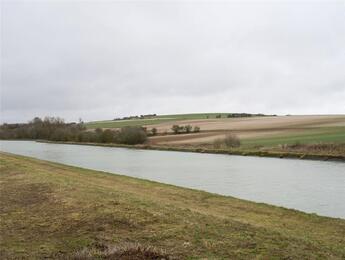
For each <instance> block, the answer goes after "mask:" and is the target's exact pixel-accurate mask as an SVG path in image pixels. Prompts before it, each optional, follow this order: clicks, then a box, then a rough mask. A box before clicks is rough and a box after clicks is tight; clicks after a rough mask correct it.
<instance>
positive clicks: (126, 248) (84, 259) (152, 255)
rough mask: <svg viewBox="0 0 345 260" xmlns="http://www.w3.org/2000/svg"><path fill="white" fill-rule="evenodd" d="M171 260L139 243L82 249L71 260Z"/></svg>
mask: <svg viewBox="0 0 345 260" xmlns="http://www.w3.org/2000/svg"><path fill="white" fill-rule="evenodd" d="M95 258H96V259H123V260H127V259H128V260H129V259H130V260H139V259H140V260H141V259H142V260H145V259H147V260H148V259H152V260H154V259H173V258H172V257H171V256H169V255H168V254H167V253H166V252H165V251H163V250H161V249H157V248H156V247H153V246H144V245H141V244H139V243H125V244H121V245H104V244H95V245H94V246H92V247H91V248H84V249H83V250H81V251H78V252H76V253H75V254H74V255H73V257H72V258H71V259H73V260H88V259H95Z"/></svg>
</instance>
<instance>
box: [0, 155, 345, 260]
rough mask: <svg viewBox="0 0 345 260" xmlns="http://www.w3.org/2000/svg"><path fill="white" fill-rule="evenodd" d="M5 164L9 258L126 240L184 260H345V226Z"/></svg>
mask: <svg viewBox="0 0 345 260" xmlns="http://www.w3.org/2000/svg"><path fill="white" fill-rule="evenodd" d="M0 167H1V168H0V170H1V171H0V181H1V194H0V218H1V226H0V234H1V240H0V242H1V244H0V248H1V255H0V257H1V259H7V258H16V259H18V258H30V259H37V258H43V257H47V258H53V257H63V258H66V257H68V256H73V255H74V254H75V252H76V251H78V250H81V249H82V248H84V247H87V248H99V247H101V246H102V245H108V244H111V245H116V246H119V247H121V245H123V244H126V243H128V242H135V243H139V244H140V245H142V246H154V247H155V248H156V249H161V250H164V251H165V254H167V255H170V256H171V257H172V258H177V259H184V258H211V259H254V258H255V259H344V257H345V236H344V234H345V220H341V219H332V218H327V217H319V216H316V215H312V214H305V213H302V212H298V211H294V210H288V209H283V208H279V207H274V206H269V205H266V204H257V203H253V202H248V201H244V200H239V199H235V198H232V197H224V196H219V195H214V194H210V193H207V192H202V191H196V190H190V189H183V188H179V187H175V186H171V185H164V184H159V183H155V182H150V181H145V180H139V179H135V178H130V177H125V176H120V175H114V174H107V173H102V172H96V171H92V170H86V169H81V168H76V167H70V166H65V165H61V164H56V163H51V162H46V161H40V160H36V159H31V158H27V157H22V156H15V155H9V154H4V153H0ZM100 245H101V246H100ZM95 250H96V249H95ZM127 259H129V258H127Z"/></svg>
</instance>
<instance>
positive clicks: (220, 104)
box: [1, 1, 345, 122]
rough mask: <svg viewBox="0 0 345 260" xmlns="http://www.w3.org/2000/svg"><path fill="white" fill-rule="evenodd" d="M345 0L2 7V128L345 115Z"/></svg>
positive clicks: (4, 4)
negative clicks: (230, 115) (137, 119)
mask: <svg viewBox="0 0 345 260" xmlns="http://www.w3.org/2000/svg"><path fill="white" fill-rule="evenodd" d="M344 100H345V2H344V1H338V2H332V1H328V2H318V3H316V2H313V1H308V2H305V3H303V4H301V3H299V2H297V1H293V2H292V1H290V2H285V3H282V2H279V3H277V2H276V3H274V2H267V1H265V2H255V3H253V2H243V1H241V2H240V1H239V2H223V3H220V2H218V3H214V2H213V3H211V2H196V1H193V2H182V1H179V2H164V3H162V2H153V1H150V2H119V1H113V2H111V1H102V2H99V1H98V2H95V1H89V2H86V1H75V2H71V1H69V2H67V1H66V2H62V1H54V2H53V1H45V2H43V1H35V2H31V1H25V2H13V1H2V2H1V121H2V122H22V121H27V120H29V119H31V118H33V117H34V116H45V115H51V116H60V117H63V118H65V119H67V120H77V119H78V118H79V117H81V118H83V119H84V120H86V121H88V120H100V119H112V118H114V117H117V116H126V115H134V114H146V113H157V114H168V113H187V112H188V113H190V112H253V113H256V112H262V113H275V114H286V113H290V114H327V113H343V114H344V113H345V101H344Z"/></svg>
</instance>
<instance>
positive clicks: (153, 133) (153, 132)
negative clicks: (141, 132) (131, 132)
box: [151, 127, 157, 136]
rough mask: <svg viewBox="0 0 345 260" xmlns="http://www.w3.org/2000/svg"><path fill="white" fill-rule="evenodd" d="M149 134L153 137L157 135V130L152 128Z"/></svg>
mask: <svg viewBox="0 0 345 260" xmlns="http://www.w3.org/2000/svg"><path fill="white" fill-rule="evenodd" d="M151 133H152V135H153V136H154V135H156V134H157V128H155V127H154V128H152V129H151Z"/></svg>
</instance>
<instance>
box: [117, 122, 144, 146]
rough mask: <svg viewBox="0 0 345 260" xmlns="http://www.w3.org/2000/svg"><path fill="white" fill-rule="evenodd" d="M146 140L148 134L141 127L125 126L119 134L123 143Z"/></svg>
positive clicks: (119, 138)
mask: <svg viewBox="0 0 345 260" xmlns="http://www.w3.org/2000/svg"><path fill="white" fill-rule="evenodd" d="M146 140H147V135H146V133H145V131H144V130H143V129H142V128H140V127H133V126H127V127H123V128H121V131H120V132H119V134H118V142H120V143H122V144H143V143H145V142H146Z"/></svg>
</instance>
